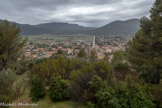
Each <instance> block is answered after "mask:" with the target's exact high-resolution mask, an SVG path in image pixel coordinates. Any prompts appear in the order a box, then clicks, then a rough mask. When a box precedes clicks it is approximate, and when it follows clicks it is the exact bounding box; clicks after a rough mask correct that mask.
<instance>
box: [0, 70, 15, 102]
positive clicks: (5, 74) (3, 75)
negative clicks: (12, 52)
mask: <svg viewBox="0 0 162 108" xmlns="http://www.w3.org/2000/svg"><path fill="white" fill-rule="evenodd" d="M15 78H16V74H15V73H14V72H13V71H11V70H10V69H7V70H3V71H1V72H0V102H10V101H11V100H12V99H13V97H14V95H13V93H14V92H13V82H14V81H15Z"/></svg>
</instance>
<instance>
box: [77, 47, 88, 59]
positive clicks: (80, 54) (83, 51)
mask: <svg viewBox="0 0 162 108" xmlns="http://www.w3.org/2000/svg"><path fill="white" fill-rule="evenodd" d="M86 55H87V54H86V52H85V49H83V48H82V49H81V50H80V51H79V53H78V57H79V58H84V57H86Z"/></svg>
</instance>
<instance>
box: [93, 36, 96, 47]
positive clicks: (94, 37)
mask: <svg viewBox="0 0 162 108" xmlns="http://www.w3.org/2000/svg"><path fill="white" fill-rule="evenodd" d="M95 41H96V36H94V39H93V46H92V49H94V48H95Z"/></svg>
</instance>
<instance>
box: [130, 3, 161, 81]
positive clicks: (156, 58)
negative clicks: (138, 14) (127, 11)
mask: <svg viewBox="0 0 162 108" xmlns="http://www.w3.org/2000/svg"><path fill="white" fill-rule="evenodd" d="M161 12H162V1H161V0H156V1H155V3H154V5H153V8H152V9H151V19H148V18H146V17H144V18H142V19H141V29H140V30H139V31H138V32H137V33H136V35H135V37H134V38H133V40H132V41H130V42H129V43H128V46H127V53H128V60H129V62H130V63H131V64H132V66H133V68H134V69H136V70H137V72H139V75H140V76H141V77H142V78H143V79H144V80H145V81H146V82H148V83H153V84H158V83H160V74H161V73H162V62H161V60H162V50H161V49H162V29H161V27H162V16H161ZM148 67H149V68H148Z"/></svg>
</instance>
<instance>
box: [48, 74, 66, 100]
mask: <svg viewBox="0 0 162 108" xmlns="http://www.w3.org/2000/svg"><path fill="white" fill-rule="evenodd" d="M67 88H68V84H67V82H66V81H65V80H62V79H61V77H60V76H58V77H55V76H54V77H52V78H51V82H50V88H49V97H50V98H51V100H52V101H63V100H66V99H68V97H69V94H68V91H67Z"/></svg>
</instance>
